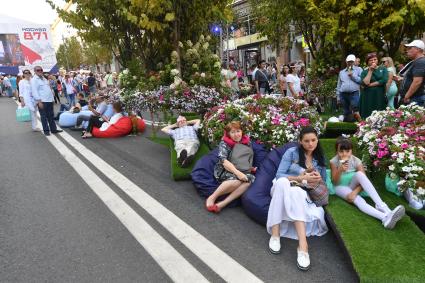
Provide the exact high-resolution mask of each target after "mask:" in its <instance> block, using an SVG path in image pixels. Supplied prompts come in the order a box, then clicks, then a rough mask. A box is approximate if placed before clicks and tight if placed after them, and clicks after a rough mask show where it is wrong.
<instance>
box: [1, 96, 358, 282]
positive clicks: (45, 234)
mask: <svg viewBox="0 0 425 283" xmlns="http://www.w3.org/2000/svg"><path fill="white" fill-rule="evenodd" d="M15 109H16V104H15V102H14V101H13V100H11V99H9V98H5V97H0V113H1V114H0V267H1V268H0V281H1V282H169V281H173V280H172V278H173V277H172V275H170V274H172V273H173V272H174V273H176V274H177V276H179V274H178V273H181V274H184V272H185V271H186V270H185V269H184V268H181V267H180V266H182V265H181V264H182V262H183V261H187V263H188V266H189V267H190V268H188V270H189V271H190V270H195V271H196V272H199V274H201V275H202V276H203V277H204V278H205V279H206V280H208V281H210V282H223V281H225V279H224V278H226V276H225V275H223V272H222V271H221V270H217V269H216V268H215V267H214V266H216V265H215V262H214V260H216V258H215V257H213V256H211V255H212V254H213V253H212V252H211V251H210V249H211V247H213V250H214V251H215V249H217V250H218V251H221V252H223V254H224V255H226V258H227V259H226V260H228V259H229V258H230V259H232V260H234V262H233V263H232V264H235V265H229V266H230V267H233V266H240V268H241V269H242V270H243V272H241V278H243V275H242V274H245V273H246V274H248V273H250V274H253V276H254V277H255V278H256V279H260V280H262V281H265V282H355V281H356V276H355V273H354V271H353V269H352V267H351V265H350V263H349V260H348V259H347V258H346V256H345V255H344V253H343V251H342V249H341V248H340V247H339V246H338V244H337V241H336V238H335V236H334V235H333V233H332V232H329V233H328V234H327V235H325V236H323V237H320V238H310V239H309V247H310V257H311V260H312V267H311V270H310V271H308V272H301V271H299V270H298V269H297V267H296V247H297V242H296V241H293V240H289V239H283V240H282V253H281V254H280V255H278V256H276V255H271V254H270V253H269V252H268V248H267V245H268V240H269V236H268V234H267V232H266V229H265V227H262V226H261V225H258V224H257V223H255V222H253V221H252V220H251V219H249V218H248V217H247V216H246V215H245V214H244V212H243V210H242V209H241V208H231V209H225V210H224V211H222V212H221V213H220V214H219V215H214V214H211V213H209V212H207V211H206V210H205V208H204V200H203V199H202V198H200V197H199V196H198V194H197V192H196V190H195V189H194V187H193V185H192V184H191V182H188V181H187V182H186V181H185V182H174V181H172V179H171V178H170V161H169V151H168V149H167V148H166V147H164V146H162V145H159V144H155V143H153V142H151V141H150V140H149V139H148V138H147V137H148V136H149V131H148V132H146V133H144V134H142V135H140V136H137V137H125V138H121V139H90V140H81V138H80V137H79V134H78V133H76V132H70V131H68V130H67V131H66V132H67V133H65V134H60V135H56V136H53V137H51V138H50V139H47V138H46V137H44V136H43V135H42V134H40V133H34V132H32V131H31V126H30V124H29V123H18V122H16V121H15ZM73 138H74V139H76V140H77V141H78V142H79V143H81V144H82V145H83V146H84V147H85V149H84V151H79V150H78V149H76V148H75V147H74V146H73V145H72V144H73V143H72V142H71V141H72V140H73ZM58 144H62V145H64V146H65V147H66V149H63V150H62V151H63V152H61V153H60V152H59V151H58V150H57V145H58ZM65 151H66V152H68V151H69V152H70V153H69V154H68V153H64V152H65ZM81 153H83V154H81ZM90 154H95V155H97V156H98V157H100V158H101V159H102V160H104V161H105V162H106V163H107V164H109V166H110V167H112V168H113V169H115V170H117V171H119V172H120V173H121V174H122V175H123V178H124V179H125V180H127V181H128V182H131V183H132V184H134V185H135V186H136V187H137V189H138V190H140V191H143V192H146V193H147V194H148V195H149V196H150V197H152V198H153V199H154V200H156V201H157V202H159V203H160V205H162V206H163V207H164V208H166V209H168V210H169V211H170V213H171V214H172V215H175V216H176V217H178V218H179V221H180V220H182V221H184V222H185V223H186V224H188V225H189V226H190V227H191V228H193V229H194V231H195V232H197V233H199V234H200V238H196V239H200V240H196V239H195V238H193V241H192V240H191V239H192V238H190V237H189V236H188V237H189V238H186V239H185V236H179V235H176V233H175V232H174V230H173V229H170V227H167V225H165V224H164V223H165V222H166V221H167V219H170V218H169V217H168V216H169V214H167V213H165V214H164V211H163V210H161V211H159V210H158V207H157V206H155V205H154V203H155V201H149V202H147V203H146V204H145V206H142V205H140V204H139V203H138V201H137V199H135V198H134V197H131V196H129V195H128V194H127V193H126V189H128V187H126V186H121V185H120V183H119V182H120V181H119V180H124V179H123V178H121V177H119V176H118V175H114V174H112V173H110V168H109V167H99V166H96V165H95V164H92V163H90V162H89V160H87V159H86V157H88V156H89V155H90ZM77 161H78V162H80V163H78V162H77ZM81 162H82V163H84V164H86V165H87V166H88V168H85V167H83V166H82V165H81V164H82V163H81ZM75 166H79V167H75ZM75 168H77V171H78V172H77V171H76V169H75ZM78 168H80V170H78ZM108 168H109V169H108ZM108 170H109V171H108ZM90 172H92V173H94V174H95V175H93V176H92V177H90V178H89V179H90V180H88V178H87V176H89V175H87V174H89V173H90ZM96 178H100V179H101V180H103V182H104V183H100V182H94V181H93V182H92V180H94V179H96ZM96 187H98V188H100V189H104V188H110V189H111V191H113V192H114V193H115V194H116V195H117V198H118V199H119V201H120V202H121V201H124V202H125V205H128V206H129V208H130V210H133V211H134V212H135V214H134V215H133V214H128V213H118V214H116V211H115V212H114V209H116V208H117V205H116V204H117V202H114V203H113V204H112V199H114V197H113V196H112V195H111V194H108V196H107V197H105V198H104V199H101V197H100V195H99V194H98V193H95V191H94V189H93V188H96ZM135 193H137V190H136V191H135ZM151 204H152V205H151ZM156 212H158V213H156ZM167 217H168V218H167ZM124 218H125V219H127V220H126V221H123V220H122V219H124ZM140 219H142V220H143V221H144V222H146V223H147V225H148V226H150V227H151V228H153V230H154V231H156V233H158V234H159V235H161V237H162V238H163V239H164V240H165V241H166V243H167V245H160V246H159V245H157V246H155V241H156V239H157V238H158V237H153V236H152V235H153V234H151V233H143V232H138V233H135V232H134V231H133V230H132V228H131V227H133V228H138V227H139V228H140V225H133V226H132V223H140ZM133 220H134V221H133ZM137 221H139V222H137ZM179 221H177V222H176V224H175V228H176V229H177V228H179V227H182V226H181V225H180V224H179V223H180V222H179ZM189 230H190V229H189ZM185 231H186V232H187V231H188V229H187V227H186V229H185ZM207 240H208V241H209V242H210V243H212V245H206V244H205V246H204V243H206V242H208V241H207ZM141 241H142V242H143V241H146V242H144V244H143V245H142V244H141ZM149 241H150V242H149ZM191 241H192V242H191ZM168 245H170V247H169V248H167V247H168ZM195 246H196V247H195ZM194 247H195V248H194ZM203 248H205V250H204V251H203V250H202V249H203ZM170 250H175V251H176V254H177V255H178V256H180V257H182V259H183V260H176V261H175V262H172V261H170V260H168V261H167V259H169V257H168V256H166V257H164V256H157V255H155V253H156V252H157V251H158V252H164V253H165V254H166V253H168V252H169V251H170ZM208 251H210V253H208ZM209 260H210V261H209ZM216 261H217V260H216ZM225 262H227V261H225ZM229 262H231V261H229ZM167 264H168V265H167ZM218 264H220V263H218ZM173 265H174V266H175V268H174V269H179V268H181V270H177V272H176V271H175V270H174V271H173ZM164 266H168V267H166V268H164ZM170 266H171V269H170ZM167 268H168V269H167ZM191 268H192V269H191ZM170 270H171V272H170ZM245 270H246V272H245ZM196 272H195V273H196ZM231 272H232V271H231V270H229V274H231ZM192 273H193V272H192ZM230 276H232V275H230ZM223 277H224V278H223ZM227 278H233V279H232V280H229V279H228V281H235V278H237V277H227ZM236 281H237V280H236ZM245 282H247V281H245Z"/></svg>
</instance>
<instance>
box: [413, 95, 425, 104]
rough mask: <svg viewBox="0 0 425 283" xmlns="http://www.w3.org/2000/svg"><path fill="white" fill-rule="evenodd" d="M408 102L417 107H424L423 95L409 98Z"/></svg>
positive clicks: (424, 96) (424, 97) (424, 98)
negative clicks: (414, 103) (413, 103)
mask: <svg viewBox="0 0 425 283" xmlns="http://www.w3.org/2000/svg"><path fill="white" fill-rule="evenodd" d="M410 101H411V102H416V104H418V105H419V106H424V105H425V95H421V96H414V97H411V98H410Z"/></svg>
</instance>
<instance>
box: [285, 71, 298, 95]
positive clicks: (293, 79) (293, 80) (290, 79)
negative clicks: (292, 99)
mask: <svg viewBox="0 0 425 283" xmlns="http://www.w3.org/2000/svg"><path fill="white" fill-rule="evenodd" d="M286 83H287V84H288V93H287V96H293V95H292V93H291V91H290V90H289V83H293V89H294V91H295V93H296V94H297V95H298V94H299V93H300V92H301V80H300V78H299V77H298V75H296V74H295V75H293V74H288V75H286Z"/></svg>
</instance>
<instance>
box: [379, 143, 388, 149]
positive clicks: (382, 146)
mask: <svg viewBox="0 0 425 283" xmlns="http://www.w3.org/2000/svg"><path fill="white" fill-rule="evenodd" d="M386 146H387V144H386V143H385V142H381V143H379V144H378V147H379V148H381V149H384V148H385V147H386Z"/></svg>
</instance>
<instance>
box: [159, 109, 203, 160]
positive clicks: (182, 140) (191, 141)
mask: <svg viewBox="0 0 425 283" xmlns="http://www.w3.org/2000/svg"><path fill="white" fill-rule="evenodd" d="M200 123H201V120H200V119H195V120H191V121H187V120H186V118H185V117H183V116H179V117H178V118H177V123H175V124H172V125H168V126H166V127H164V128H162V129H161V131H163V132H164V133H166V134H167V135H170V136H171V137H172V138H173V139H174V148H175V150H176V152H177V163H178V164H179V166H180V167H182V168H186V167H188V166H189V164H190V163H191V162H192V160H193V158H194V156H195V154H196V152H197V151H198V149H199V139H198V136H197V131H198V129H199V125H200Z"/></svg>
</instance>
